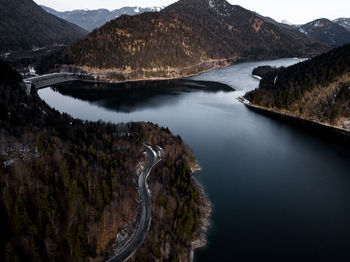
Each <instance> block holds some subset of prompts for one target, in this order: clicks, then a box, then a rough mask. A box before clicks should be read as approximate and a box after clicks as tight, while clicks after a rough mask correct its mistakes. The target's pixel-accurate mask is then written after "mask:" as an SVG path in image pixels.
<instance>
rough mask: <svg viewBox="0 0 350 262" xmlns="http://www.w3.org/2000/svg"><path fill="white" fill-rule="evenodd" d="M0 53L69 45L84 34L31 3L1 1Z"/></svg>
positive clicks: (81, 30) (28, 1)
mask: <svg viewBox="0 0 350 262" xmlns="http://www.w3.org/2000/svg"><path fill="white" fill-rule="evenodd" d="M0 3H1V8H0V52H8V51H15V50H28V49H33V48H36V47H43V46H49V45H62V44H69V43H72V42H74V41H75V40H77V39H78V38H81V37H83V36H84V35H85V34H86V33H87V31H85V30H84V29H82V28H80V27H79V26H77V25H74V24H71V23H69V22H67V21H65V20H63V19H61V18H58V17H56V16H54V15H51V14H48V13H47V12H45V11H44V10H43V9H42V8H40V7H39V6H38V5H37V4H36V3H34V2H33V1H32V0H16V1H14V0H1V1H0Z"/></svg>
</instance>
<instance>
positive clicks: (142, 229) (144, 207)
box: [107, 145, 159, 262]
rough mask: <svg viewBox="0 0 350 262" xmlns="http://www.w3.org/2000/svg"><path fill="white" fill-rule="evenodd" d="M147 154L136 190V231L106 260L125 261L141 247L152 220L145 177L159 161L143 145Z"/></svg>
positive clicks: (149, 149) (154, 154) (110, 261)
mask: <svg viewBox="0 0 350 262" xmlns="http://www.w3.org/2000/svg"><path fill="white" fill-rule="evenodd" d="M145 149H146V153H147V154H148V163H147V165H146V167H145V168H144V169H143V170H142V172H141V173H140V174H139V177H138V183H137V184H138V185H137V187H138V188H137V190H138V193H139V196H140V200H141V216H140V221H139V224H138V227H137V231H136V233H135V234H134V235H133V237H132V238H131V239H130V240H129V241H128V242H127V243H126V244H125V245H124V246H123V247H122V248H121V250H120V251H119V252H118V253H117V254H116V255H115V256H114V257H112V258H110V259H108V260H107V262H123V261H127V260H128V259H129V258H130V257H131V256H132V255H134V254H135V253H136V251H137V250H138V249H139V248H140V247H141V245H142V244H143V242H144V241H145V239H146V235H147V232H148V230H149V228H150V226H151V221H152V201H151V192H150V191H149V189H148V185H147V178H148V176H149V174H150V172H151V170H152V168H153V167H154V166H155V165H156V164H157V163H158V162H159V160H158V157H157V154H156V153H155V152H154V151H153V149H152V148H151V147H150V146H147V145H145Z"/></svg>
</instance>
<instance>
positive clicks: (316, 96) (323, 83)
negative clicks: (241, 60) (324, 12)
mask: <svg viewBox="0 0 350 262" xmlns="http://www.w3.org/2000/svg"><path fill="white" fill-rule="evenodd" d="M245 97H246V98H247V99H248V100H249V101H251V102H252V103H253V104H255V105H259V106H263V107H266V108H271V109H274V110H277V111H279V112H285V113H288V114H292V115H295V116H300V117H303V118H307V119H312V120H315V121H318V122H322V123H328V124H331V125H335V126H338V127H342V128H346V129H349V130H350V45H345V46H343V47H340V48H337V49H334V50H332V51H330V52H329V53H326V54H322V55H320V56H317V57H315V58H313V59H311V60H307V61H305V62H303V63H299V64H297V65H294V66H291V67H288V68H279V69H272V68H270V70H268V71H267V72H265V73H264V74H263V78H262V80H261V82H260V86H259V88H258V89H256V90H254V91H252V92H250V93H248V94H246V96H245Z"/></svg>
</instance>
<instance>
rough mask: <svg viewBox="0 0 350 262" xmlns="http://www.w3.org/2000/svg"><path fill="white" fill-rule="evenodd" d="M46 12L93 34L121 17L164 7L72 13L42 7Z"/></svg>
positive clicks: (83, 10)
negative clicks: (95, 30) (107, 23)
mask: <svg viewBox="0 0 350 262" xmlns="http://www.w3.org/2000/svg"><path fill="white" fill-rule="evenodd" d="M40 7H41V8H43V9H44V10H45V11H46V12H48V13H50V14H53V15H55V16H57V17H60V18H62V19H64V20H67V21H68V22H70V23H73V24H76V25H78V26H80V27H82V28H84V29H85V30H87V31H89V32H91V31H92V30H94V29H96V28H98V27H100V26H102V25H104V24H105V23H106V22H108V21H110V20H112V19H115V18H117V17H119V16H121V15H136V14H141V13H144V12H155V11H157V12H159V11H160V10H161V9H163V7H157V6H153V7H145V8H142V7H138V6H125V7H122V8H120V9H115V10H108V9H104V8H101V9H96V10H89V9H76V10H72V11H63V12H60V11H56V10H55V9H52V8H50V7H47V6H44V5H40Z"/></svg>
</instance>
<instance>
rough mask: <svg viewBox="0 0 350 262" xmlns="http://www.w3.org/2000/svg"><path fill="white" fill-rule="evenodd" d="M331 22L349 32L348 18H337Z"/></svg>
mask: <svg viewBox="0 0 350 262" xmlns="http://www.w3.org/2000/svg"><path fill="white" fill-rule="evenodd" d="M333 22H334V23H336V24H338V25H340V26H342V27H344V28H345V29H346V30H348V31H349V32H350V18H338V19H335V20H333Z"/></svg>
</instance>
